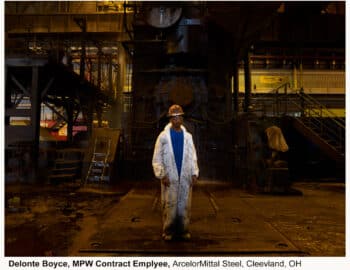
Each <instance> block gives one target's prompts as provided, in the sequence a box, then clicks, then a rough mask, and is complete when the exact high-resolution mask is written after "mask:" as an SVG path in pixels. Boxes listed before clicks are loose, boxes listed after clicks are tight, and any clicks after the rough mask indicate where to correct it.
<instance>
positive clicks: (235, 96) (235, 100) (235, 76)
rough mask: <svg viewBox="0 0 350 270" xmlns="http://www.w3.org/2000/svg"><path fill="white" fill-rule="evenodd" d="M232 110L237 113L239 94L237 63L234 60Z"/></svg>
mask: <svg viewBox="0 0 350 270" xmlns="http://www.w3.org/2000/svg"><path fill="white" fill-rule="evenodd" d="M232 73H233V74H232V75H233V109H234V111H235V112H239V108H238V93H239V72H238V63H237V61H236V60H234V62H233V72H232Z"/></svg>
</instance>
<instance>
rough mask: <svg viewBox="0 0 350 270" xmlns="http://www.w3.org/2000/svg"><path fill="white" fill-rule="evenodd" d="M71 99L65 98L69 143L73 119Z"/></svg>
mask: <svg viewBox="0 0 350 270" xmlns="http://www.w3.org/2000/svg"><path fill="white" fill-rule="evenodd" d="M73 107H74V106H73V101H72V100H71V99H68V100H67V107H66V111H67V120H68V121H67V141H68V142H69V144H71V143H73V125H74V123H73V122H74V120H73V111H74V110H73Z"/></svg>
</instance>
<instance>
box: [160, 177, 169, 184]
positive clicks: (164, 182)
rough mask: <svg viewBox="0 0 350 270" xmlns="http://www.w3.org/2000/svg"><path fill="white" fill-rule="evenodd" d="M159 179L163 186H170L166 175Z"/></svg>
mask: <svg viewBox="0 0 350 270" xmlns="http://www.w3.org/2000/svg"><path fill="white" fill-rule="evenodd" d="M161 181H162V184H163V185H164V186H166V187H170V180H169V177H168V176H164V177H163V178H162V180H161Z"/></svg>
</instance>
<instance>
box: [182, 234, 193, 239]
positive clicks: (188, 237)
mask: <svg viewBox="0 0 350 270" xmlns="http://www.w3.org/2000/svg"><path fill="white" fill-rule="evenodd" d="M181 238H182V239H183V240H190V239H191V234H190V233H189V232H187V233H183V234H181Z"/></svg>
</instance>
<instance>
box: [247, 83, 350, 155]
mask: <svg viewBox="0 0 350 270" xmlns="http://www.w3.org/2000/svg"><path fill="white" fill-rule="evenodd" d="M252 103H253V104H254V106H256V107H259V106H260V108H263V112H264V113H266V109H268V111H269V112H270V115H271V116H274V117H277V116H291V117H292V119H293V126H294V127H295V128H296V129H297V130H298V131H299V132H300V133H302V134H303V135H304V136H306V137H308V138H309V139H311V140H312V141H313V142H314V143H315V144H317V145H318V146H319V147H320V148H321V149H322V150H323V151H324V152H325V153H326V154H327V155H328V156H330V157H331V158H332V159H334V160H337V161H341V162H343V161H344V159H345V120H344V118H341V117H338V116H337V115H335V114H334V113H333V112H332V111H330V110H329V109H328V108H327V107H325V106H324V105H322V104H321V103H320V102H318V101H317V100H316V99H315V98H313V97H312V96H311V95H308V94H305V93H304V91H303V89H300V90H297V91H296V90H293V89H289V83H285V84H282V85H281V86H279V87H277V88H276V89H274V90H272V91H271V92H270V93H268V94H265V95H262V96H260V97H259V98H255V99H254V102H252Z"/></svg>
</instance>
